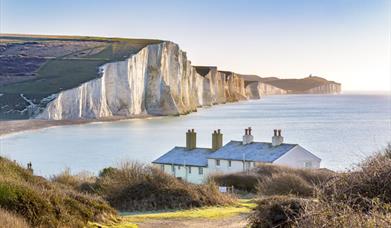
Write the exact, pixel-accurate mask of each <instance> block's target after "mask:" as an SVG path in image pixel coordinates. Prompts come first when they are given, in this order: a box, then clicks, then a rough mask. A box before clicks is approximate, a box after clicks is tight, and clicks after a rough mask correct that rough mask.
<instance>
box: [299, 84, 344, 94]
mask: <svg viewBox="0 0 391 228" xmlns="http://www.w3.org/2000/svg"><path fill="white" fill-rule="evenodd" d="M304 93H308V94H338V93H341V84H339V83H333V82H332V83H328V84H325V85H321V86H318V87H315V88H312V89H309V90H306V91H304Z"/></svg>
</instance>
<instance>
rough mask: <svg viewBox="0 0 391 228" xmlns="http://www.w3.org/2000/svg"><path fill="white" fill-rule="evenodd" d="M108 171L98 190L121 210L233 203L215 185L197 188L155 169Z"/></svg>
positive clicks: (124, 167) (138, 166)
mask: <svg viewBox="0 0 391 228" xmlns="http://www.w3.org/2000/svg"><path fill="white" fill-rule="evenodd" d="M105 170H106V171H102V172H101V175H100V177H99V178H98V179H97V182H96V184H95V187H96V189H97V191H98V192H99V194H101V195H102V196H103V197H104V198H105V199H107V200H108V201H109V203H110V204H111V205H112V206H113V207H115V208H116V209H119V210H126V211H136V210H159V209H173V208H190V207H201V206H211V205H225V204H229V203H232V202H233V198H232V197H231V196H229V195H224V194H222V193H220V192H219V191H218V188H217V186H216V185H215V184H213V183H208V184H205V185H194V184H191V183H188V182H184V181H181V180H178V179H176V178H175V177H173V176H171V175H168V174H165V173H163V172H161V171H160V170H158V169H155V168H153V167H151V166H146V165H141V164H137V163H123V164H122V166H121V167H120V168H117V169H105ZM108 170H110V171H108Z"/></svg>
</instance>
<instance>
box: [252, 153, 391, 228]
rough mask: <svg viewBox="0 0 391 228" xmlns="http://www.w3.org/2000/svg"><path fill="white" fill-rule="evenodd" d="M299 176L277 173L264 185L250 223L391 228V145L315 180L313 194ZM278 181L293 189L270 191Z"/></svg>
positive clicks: (286, 225) (267, 225) (254, 225)
mask: <svg viewBox="0 0 391 228" xmlns="http://www.w3.org/2000/svg"><path fill="white" fill-rule="evenodd" d="M297 180H299V179H297ZM297 180H296V181H295V182H294V183H290V181H289V180H288V179H284V181H282V179H278V178H276V179H274V180H273V177H272V179H271V180H269V181H262V182H261V183H260V184H259V186H258V188H259V190H260V191H259V196H260V199H259V201H258V203H257V204H258V205H257V207H256V208H255V210H254V212H253V213H252V215H251V216H250V225H251V227H304V228H306V227H308V228H309V227H391V188H390V186H391V146H388V147H387V148H385V149H384V151H383V152H382V153H379V154H376V155H374V156H372V157H369V158H367V160H365V161H364V162H362V163H361V164H360V165H359V166H358V167H357V168H356V169H354V170H352V171H348V172H343V173H335V174H334V175H332V176H330V177H329V178H328V179H326V180H325V181H323V182H321V183H319V184H315V185H314V186H313V188H312V194H307V193H305V194H302V192H300V191H297V189H300V188H301V186H302V185H301V182H302V181H297ZM289 183H290V184H289ZM275 186H280V188H279V189H282V187H283V188H285V189H287V188H291V191H290V192H287V191H274V192H271V191H268V190H270V189H275ZM265 190H266V191H265Z"/></svg>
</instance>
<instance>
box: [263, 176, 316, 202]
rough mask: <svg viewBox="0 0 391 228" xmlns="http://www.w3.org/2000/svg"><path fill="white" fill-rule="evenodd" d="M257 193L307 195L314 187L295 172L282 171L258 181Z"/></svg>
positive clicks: (310, 194) (309, 194)
mask: <svg viewBox="0 0 391 228" xmlns="http://www.w3.org/2000/svg"><path fill="white" fill-rule="evenodd" d="M257 189H258V193H259V194H261V195H290V194H292V195H296V196H302V197H309V196H312V195H313V191H314V187H313V185H310V184H309V183H308V182H307V181H305V180H304V179H303V178H301V177H300V176H298V175H296V174H289V173H282V174H277V175H273V176H272V177H269V178H266V179H264V180H262V181H260V182H259V184H258V186H257Z"/></svg>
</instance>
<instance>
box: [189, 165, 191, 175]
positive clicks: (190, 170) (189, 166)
mask: <svg viewBox="0 0 391 228" xmlns="http://www.w3.org/2000/svg"><path fill="white" fill-rule="evenodd" d="M189 174H191V166H189Z"/></svg>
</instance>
